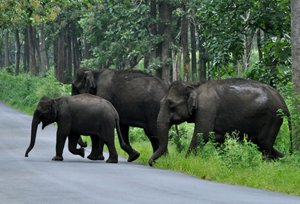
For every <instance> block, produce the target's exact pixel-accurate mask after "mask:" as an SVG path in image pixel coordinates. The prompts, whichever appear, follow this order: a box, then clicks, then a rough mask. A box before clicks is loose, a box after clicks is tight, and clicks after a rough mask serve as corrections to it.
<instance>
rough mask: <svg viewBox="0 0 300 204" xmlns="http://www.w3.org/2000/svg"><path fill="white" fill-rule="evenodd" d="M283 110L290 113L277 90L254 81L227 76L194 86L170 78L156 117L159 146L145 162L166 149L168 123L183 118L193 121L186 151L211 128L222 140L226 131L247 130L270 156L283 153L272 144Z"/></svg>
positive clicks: (174, 122)
mask: <svg viewBox="0 0 300 204" xmlns="http://www.w3.org/2000/svg"><path fill="white" fill-rule="evenodd" d="M282 114H284V115H286V116H288V117H289V115H290V114H289V111H288V108H287V106H286V104H285V102H284V100H283V98H282V97H281V96H280V94H279V93H278V92H277V91H276V90H275V89H273V88H272V87H270V86H269V85H266V84H262V83H259V82H257V81H252V80H245V79H227V80H218V81H207V82H205V83H202V84H199V85H195V86H192V85H189V84H187V83H185V82H182V81H176V82H173V83H172V84H171V86H170V88H169V90H168V92H167V94H166V96H165V97H164V98H163V99H162V101H161V105H160V112H159V115H158V119H157V126H158V138H159V139H160V140H159V148H158V149H157V151H156V152H155V153H154V154H153V155H152V157H151V158H150V159H149V162H148V163H149V165H152V164H153V161H154V160H155V159H157V158H159V157H160V156H161V155H162V154H164V153H165V152H166V150H167V145H168V131H169V128H170V127H171V125H173V124H180V123H182V122H184V121H187V122H193V123H195V129H194V134H193V137H192V140H191V143H190V147H189V150H188V153H190V152H191V151H192V150H194V149H195V148H196V146H197V143H198V141H197V139H198V137H197V135H198V134H199V133H202V134H203V139H204V142H207V141H208V139H209V133H210V132H214V133H215V140H216V141H217V142H223V141H224V139H225V138H224V136H225V134H226V133H231V132H233V131H238V132H239V133H240V135H241V137H242V136H243V134H247V135H248V138H249V139H250V140H251V141H252V142H253V143H255V144H257V145H258V147H259V149H260V150H261V151H262V152H263V153H264V154H265V155H266V156H268V157H269V158H274V159H276V158H279V157H282V156H283V154H281V153H280V152H278V151H277V150H276V149H274V147H273V145H274V142H275V139H276V137H277V134H278V131H279V129H280V126H281V124H282V121H283V119H282ZM289 125H290V120H289ZM290 132H291V131H290Z"/></svg>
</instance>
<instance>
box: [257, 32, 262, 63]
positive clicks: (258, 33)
mask: <svg viewBox="0 0 300 204" xmlns="http://www.w3.org/2000/svg"><path fill="white" fill-rule="evenodd" d="M256 37H257V50H258V61H259V62H261V60H262V57H263V56H262V51H261V30H260V29H259V28H258V29H257V30H256Z"/></svg>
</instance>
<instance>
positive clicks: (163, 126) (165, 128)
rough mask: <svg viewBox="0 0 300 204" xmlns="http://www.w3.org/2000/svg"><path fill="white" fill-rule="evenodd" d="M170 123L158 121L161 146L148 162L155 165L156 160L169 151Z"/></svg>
mask: <svg viewBox="0 0 300 204" xmlns="http://www.w3.org/2000/svg"><path fill="white" fill-rule="evenodd" d="M169 128H170V124H169V123H158V124H157V133H158V138H159V147H158V149H157V150H156V151H155V152H154V153H153V155H152V156H151V158H150V159H149V161H148V164H149V165H150V166H152V165H153V162H154V160H156V159H158V158H159V157H161V156H162V155H163V154H164V153H165V152H167V149H168V135H169Z"/></svg>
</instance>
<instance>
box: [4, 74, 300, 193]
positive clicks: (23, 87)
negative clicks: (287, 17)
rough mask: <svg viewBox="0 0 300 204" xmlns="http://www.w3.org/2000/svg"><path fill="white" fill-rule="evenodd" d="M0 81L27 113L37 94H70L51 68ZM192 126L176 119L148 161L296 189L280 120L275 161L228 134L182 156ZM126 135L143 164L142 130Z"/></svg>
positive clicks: (146, 145)
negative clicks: (163, 146)
mask: <svg viewBox="0 0 300 204" xmlns="http://www.w3.org/2000/svg"><path fill="white" fill-rule="evenodd" d="M0 87H1V91H0V100H2V101H4V102H5V103H7V104H9V105H12V106H13V107H15V108H17V109H19V110H21V111H23V112H26V113H29V114H32V112H33V111H34V109H35V107H36V104H37V102H38V101H39V99H40V98H41V97H42V96H43V95H46V96H48V97H59V96H62V95H70V86H69V85H63V84H61V83H59V82H57V80H56V79H55V77H54V74H53V72H52V71H50V72H48V73H47V74H46V75H45V76H39V77H38V76H30V75H28V74H20V75H18V76H14V75H12V74H9V73H8V72H7V71H1V72H0ZM283 87H285V89H283V91H284V95H285V96H286V98H287V99H288V101H289V96H290V95H291V93H289V91H288V90H290V89H289V88H288V87H289V85H288V84H286V85H285V86H283ZM193 129H194V125H193V124H187V123H184V124H182V125H180V126H179V135H180V137H178V135H177V132H176V130H175V129H173V128H172V129H171V130H170V132H169V135H170V138H169V140H170V141H169V148H168V154H166V155H165V156H163V157H161V158H160V159H158V160H157V161H156V163H155V165H154V167H155V168H163V169H171V170H175V171H178V172H183V173H186V174H189V175H193V176H196V177H199V178H202V179H207V180H212V181H217V182H224V183H229V184H236V185H244V186H250V187H255V188H261V189H267V190H271V191H277V192H284V193H289V194H294V195H300V168H299V167H300V154H299V152H294V153H293V154H292V155H289V144H290V141H289V130H288V125H287V122H286V120H285V122H284V124H283V126H282V127H281V131H280V133H279V136H278V137H277V140H276V148H277V149H278V150H280V151H281V152H283V153H284V154H285V155H286V157H284V158H283V159H281V160H280V161H266V160H263V158H262V155H261V153H260V152H259V151H258V150H257V147H256V145H254V144H253V143H251V142H249V141H247V140H246V138H245V140H244V141H243V142H238V141H237V140H236V139H234V137H228V138H227V140H226V142H225V143H224V144H223V145H216V144H215V143H214V142H213V141H210V142H208V143H207V144H203V143H201V142H200V144H199V148H198V150H197V153H196V154H192V155H190V156H188V157H187V158H186V157H185V154H186V150H187V148H188V145H189V142H190V140H191V135H192V133H193ZM232 136H234V133H233V135H232ZM130 141H131V144H132V146H133V147H134V148H135V149H137V150H138V151H139V152H140V153H141V156H140V158H139V159H138V160H137V162H138V163H141V164H145V165H147V163H148V159H149V158H150V156H151V154H152V147H151V145H150V142H149V141H148V139H147V137H146V136H145V135H144V132H143V130H142V129H140V128H131V129H130ZM116 144H117V145H116V146H117V148H118V152H119V154H120V155H122V156H124V157H127V155H126V153H125V152H124V151H122V150H121V149H120V148H119V145H118V142H116Z"/></svg>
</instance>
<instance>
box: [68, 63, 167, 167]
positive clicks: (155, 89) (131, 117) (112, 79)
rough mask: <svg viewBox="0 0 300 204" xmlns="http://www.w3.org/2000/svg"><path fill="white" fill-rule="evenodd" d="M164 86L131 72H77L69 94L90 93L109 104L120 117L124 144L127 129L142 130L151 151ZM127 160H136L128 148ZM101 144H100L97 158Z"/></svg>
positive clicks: (153, 78) (81, 70) (88, 70)
mask: <svg viewBox="0 0 300 204" xmlns="http://www.w3.org/2000/svg"><path fill="white" fill-rule="evenodd" d="M167 87H168V86H167V85H166V84H165V83H164V82H163V81H162V80H160V79H159V78H157V77H154V76H151V75H149V74H146V73H143V72H141V71H134V70H121V71H117V70H110V69H103V70H91V69H80V70H78V71H77V75H76V78H75V79H74V82H73V85H72V95H76V94H81V93H91V94H95V95H97V96H100V97H103V98H105V99H106V100H108V101H110V102H111V103H112V104H113V105H114V107H115V108H116V110H117V111H118V113H119V116H120V128H121V132H122V135H123V137H124V141H125V143H126V144H127V145H128V146H130V143H129V135H128V131H129V126H132V127H140V128H143V129H144V131H145V134H146V135H147V136H148V138H149V140H150V142H151V144H152V147H153V152H154V151H156V150H157V148H158V139H157V127H156V119H157V116H158V113H159V105H160V100H161V99H162V98H163V97H164V95H165V93H166V92H167ZM130 148H131V152H132V153H131V155H132V156H130V157H129V158H128V161H133V160H135V159H137V158H138V157H139V153H138V152H137V151H136V150H134V149H133V148H132V147H131V146H130ZM102 149H103V145H100V152H101V155H100V156H101V157H102V158H103V155H102V151H103V150H102Z"/></svg>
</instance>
